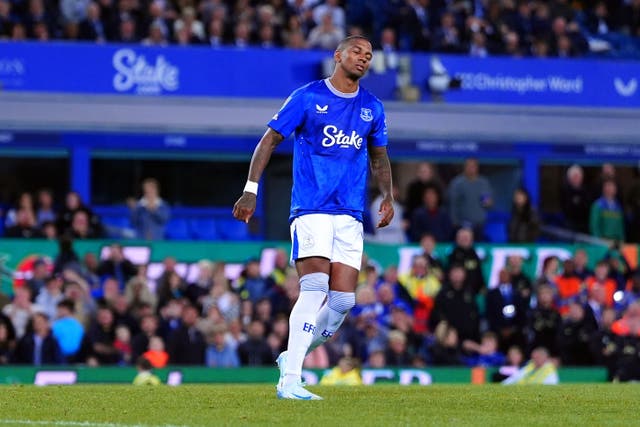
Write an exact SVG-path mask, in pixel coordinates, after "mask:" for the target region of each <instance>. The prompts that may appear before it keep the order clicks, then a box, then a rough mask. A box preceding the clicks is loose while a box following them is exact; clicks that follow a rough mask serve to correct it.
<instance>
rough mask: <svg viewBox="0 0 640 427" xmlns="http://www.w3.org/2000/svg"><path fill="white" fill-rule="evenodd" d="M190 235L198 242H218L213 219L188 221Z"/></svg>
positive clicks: (218, 235) (218, 237)
mask: <svg viewBox="0 0 640 427" xmlns="http://www.w3.org/2000/svg"><path fill="white" fill-rule="evenodd" d="M189 226H190V228H191V234H192V235H193V236H194V237H195V238H196V239H198V240H219V239H220V234H219V233H218V229H217V227H216V220H215V219H213V218H206V217H205V218H192V219H191V220H190V221H189Z"/></svg>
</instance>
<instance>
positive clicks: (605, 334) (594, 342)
mask: <svg viewBox="0 0 640 427" xmlns="http://www.w3.org/2000/svg"><path fill="white" fill-rule="evenodd" d="M615 321H616V312H615V310H613V309H611V308H607V309H604V311H603V312H602V322H601V324H600V329H598V330H597V331H596V332H595V333H594V334H593V336H592V337H591V340H590V343H589V346H590V349H591V354H592V355H593V359H594V361H595V363H596V364H597V365H599V366H605V367H606V368H607V380H608V381H613V378H614V377H615V372H616V359H617V354H616V352H617V350H618V348H617V343H616V341H617V339H616V335H615V334H614V333H613V331H612V330H611V328H612V326H613V323H614V322H615Z"/></svg>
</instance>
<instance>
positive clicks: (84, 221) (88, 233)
mask: <svg viewBox="0 0 640 427" xmlns="http://www.w3.org/2000/svg"><path fill="white" fill-rule="evenodd" d="M100 233H101V232H100V231H98V229H95V228H92V227H91V225H90V223H89V216H88V215H87V213H86V212H84V211H77V212H75V213H74V214H73V218H72V220H71V228H70V229H68V230H67V234H68V235H69V236H70V237H71V238H73V239H99V238H100V237H103V236H102V234H100Z"/></svg>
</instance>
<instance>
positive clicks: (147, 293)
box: [124, 265, 157, 360]
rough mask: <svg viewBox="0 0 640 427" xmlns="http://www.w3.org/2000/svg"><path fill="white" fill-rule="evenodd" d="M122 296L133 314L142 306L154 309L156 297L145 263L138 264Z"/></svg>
mask: <svg viewBox="0 0 640 427" xmlns="http://www.w3.org/2000/svg"><path fill="white" fill-rule="evenodd" d="M124 296H125V297H126V301H127V304H128V305H129V307H130V308H131V312H132V313H133V314H134V315H135V314H137V313H138V312H139V310H140V309H141V308H142V307H144V306H149V307H151V309H152V310H154V311H155V308H156V305H157V297H156V293H155V292H152V291H151V284H150V283H149V279H148V278H147V266H146V265H140V266H138V274H136V275H135V276H134V277H132V278H131V279H129V281H128V282H127V284H126V285H125V289H124ZM133 360H135V358H134V359H133Z"/></svg>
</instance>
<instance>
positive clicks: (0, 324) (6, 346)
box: [0, 313, 15, 365]
mask: <svg viewBox="0 0 640 427" xmlns="http://www.w3.org/2000/svg"><path fill="white" fill-rule="evenodd" d="M0 315H1V313H0ZM10 326H11V321H9V320H6V321H5V320H4V319H2V318H0V365H6V364H8V363H9V360H10V357H11V354H12V352H13V349H14V346H15V336H14V337H11V334H10V332H11V331H10V330H9V327H10ZM11 329H12V330H13V326H11Z"/></svg>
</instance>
